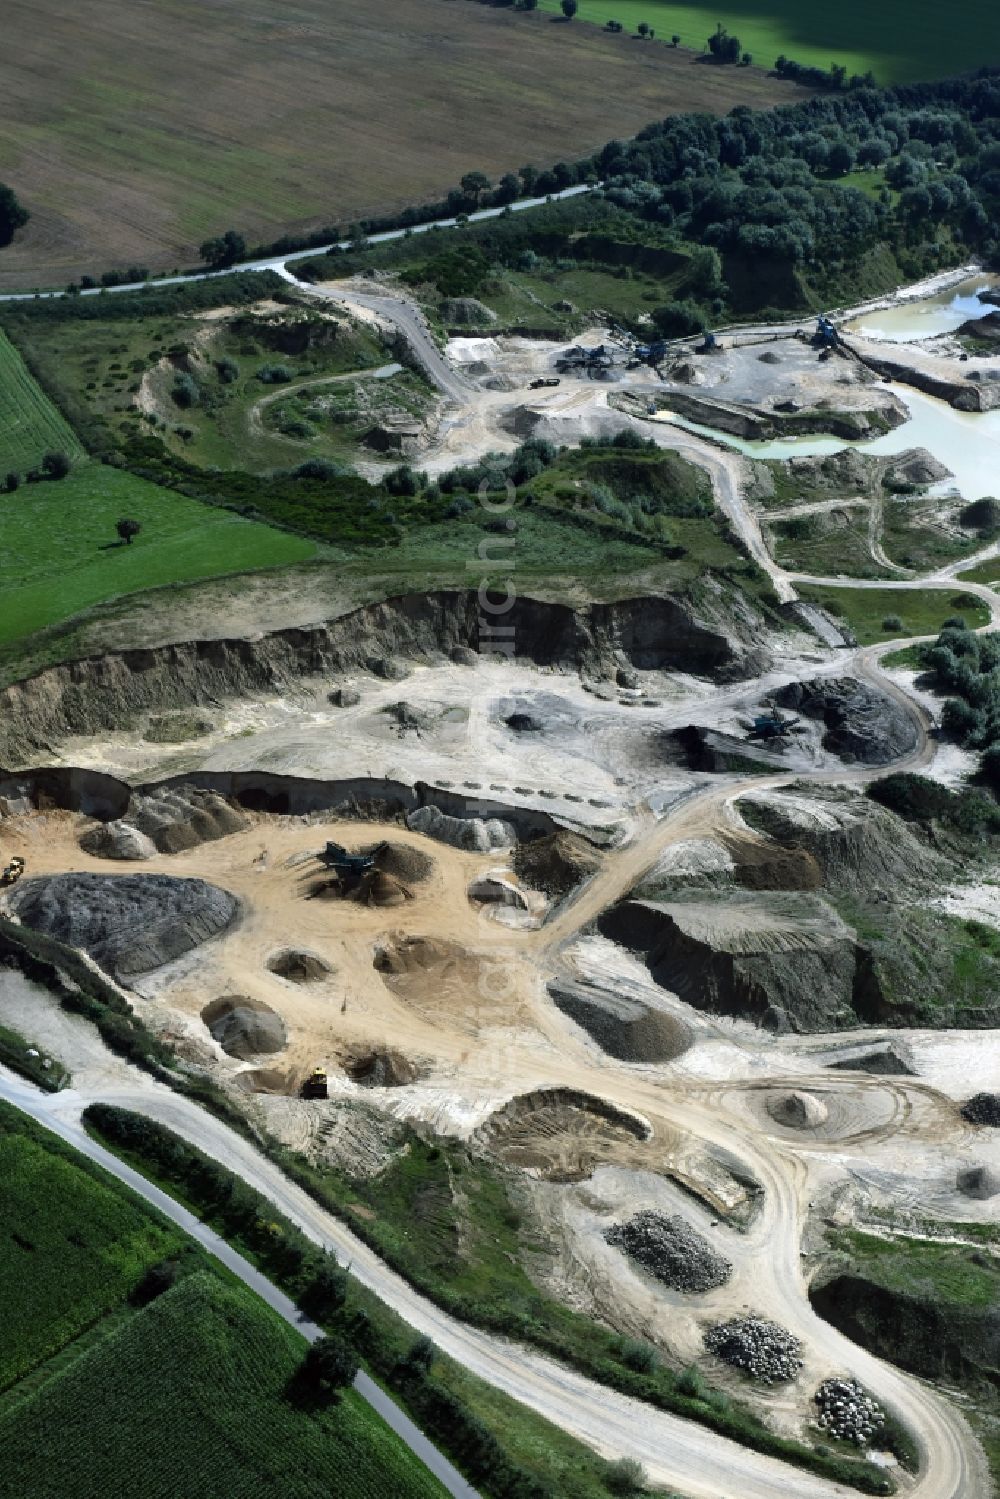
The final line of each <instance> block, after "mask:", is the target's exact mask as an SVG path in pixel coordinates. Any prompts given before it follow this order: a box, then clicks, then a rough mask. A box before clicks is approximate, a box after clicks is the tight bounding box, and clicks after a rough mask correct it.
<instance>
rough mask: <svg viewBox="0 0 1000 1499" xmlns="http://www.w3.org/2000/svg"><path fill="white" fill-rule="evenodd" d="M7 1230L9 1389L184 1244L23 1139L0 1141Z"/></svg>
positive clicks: (1, 1271) (4, 1361) (0, 1371)
mask: <svg viewBox="0 0 1000 1499" xmlns="http://www.w3.org/2000/svg"><path fill="white" fill-rule="evenodd" d="M11 1112H12V1111H11ZM0 1224H2V1228H0V1326H2V1327H3V1340H2V1342H0V1389H3V1388H6V1387H7V1386H9V1385H11V1384H12V1383H13V1382H14V1381H15V1380H18V1379H20V1378H21V1377H22V1376H23V1375H24V1374H26V1373H27V1372H28V1371H29V1370H30V1369H33V1368H34V1367H35V1366H36V1365H37V1364H39V1363H41V1362H42V1361H43V1360H45V1359H47V1358H48V1357H49V1356H50V1355H52V1354H54V1353H56V1352H58V1350H59V1349H61V1348H62V1347H63V1346H64V1345H65V1344H67V1343H68V1342H70V1341H71V1340H72V1339H73V1338H75V1337H76V1336H77V1335H78V1334H79V1333H81V1332H83V1331H84V1329H85V1328H87V1327H89V1326H91V1324H93V1323H94V1322H96V1321H98V1320H99V1319H100V1318H102V1317H103V1316H105V1314H106V1313H108V1312H109V1311H111V1310H112V1309H113V1308H114V1307H116V1306H117V1305H119V1304H120V1303H121V1302H122V1301H123V1300H124V1299H125V1298H126V1297H127V1296H128V1295H129V1293H130V1292H131V1291H132V1290H133V1288H134V1287H135V1286H136V1285H137V1284H138V1282H139V1281H140V1280H141V1278H142V1275H143V1272H144V1271H145V1270H146V1269H148V1268H149V1266H150V1265H153V1264H155V1263H156V1262H157V1261H158V1260H162V1259H163V1258H165V1257H166V1256H168V1255H170V1254H172V1253H175V1252H176V1251H177V1250H178V1249H179V1248H180V1247H181V1245H182V1244H183V1241H184V1236H183V1234H181V1232H180V1231H179V1230H175V1229H173V1228H171V1227H168V1226H167V1225H165V1224H161V1223H160V1222H159V1221H158V1220H156V1219H154V1218H153V1217H151V1216H150V1215H149V1214H147V1213H145V1212H143V1210H142V1209H141V1208H139V1207H138V1206H136V1205H134V1204H133V1203H132V1202H131V1201H130V1200H129V1199H127V1198H126V1197H124V1195H123V1194H121V1193H119V1192H116V1191H114V1190H113V1189H111V1188H110V1187H106V1186H104V1185H102V1184H101V1183H100V1182H98V1181H96V1180H95V1179H94V1178H93V1177H91V1176H88V1175H87V1174H85V1173H84V1172H82V1171H80V1170H78V1169H77V1167H76V1166H74V1165H73V1164H72V1162H71V1161H69V1160H66V1159H64V1158H62V1157H61V1156H59V1155H56V1154H53V1153H51V1152H49V1151H47V1150H46V1149H45V1148H44V1146H42V1145H41V1144H39V1143H37V1142H36V1141H35V1140H32V1139H27V1138H25V1137H24V1136H21V1135H18V1134H2V1135H0Z"/></svg>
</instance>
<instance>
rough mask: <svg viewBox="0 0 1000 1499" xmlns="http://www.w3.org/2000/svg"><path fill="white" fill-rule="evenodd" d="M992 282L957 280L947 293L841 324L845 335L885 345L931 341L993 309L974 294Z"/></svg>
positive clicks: (988, 279) (978, 277)
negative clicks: (869, 339) (850, 334)
mask: <svg viewBox="0 0 1000 1499" xmlns="http://www.w3.org/2000/svg"><path fill="white" fill-rule="evenodd" d="M995 281H996V277H993V278H992V279H991V278H989V277H984V276H983V275H981V274H980V275H978V276H972V277H970V278H969V280H968V281H960V282H959V283H958V285H957V286H951V287H949V288H948V290H947V291H942V292H937V293H936V294H935V295H934V296H931V297H921V298H920V300H919V301H916V302H901V303H900V304H899V305H898V306H894V307H883V308H881V309H880V310H879V311H878V312H865V313H862V315H861V316H860V317H857V318H852V319H851V321H850V322H848V323H845V324H844V328H845V330H846V331H847V332H849V333H860V334H862V335H863V336H864V337H866V338H882V339H885V340H886V342H888V343H894V344H906V343H913V342H914V340H915V339H918V338H934V337H935V335H937V334H939V333H951V332H953V331H954V329H956V328H958V327H960V326H961V324H962V323H964V322H965V321H966V319H967V318H974V317H984V316H985V315H986V314H987V313H988V312H995V311H996V310H997V309H996V308H995V306H994V305H993V303H992V302H980V300H979V297H978V296H977V295H976V294H977V292H981V291H986V289H987V288H988V287H990V286H992V285H994V283H995Z"/></svg>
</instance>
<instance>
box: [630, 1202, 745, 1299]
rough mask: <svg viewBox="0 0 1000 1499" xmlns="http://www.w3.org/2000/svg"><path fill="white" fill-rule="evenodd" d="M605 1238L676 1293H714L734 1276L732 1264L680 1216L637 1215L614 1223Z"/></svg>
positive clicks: (645, 1213) (647, 1213)
mask: <svg viewBox="0 0 1000 1499" xmlns="http://www.w3.org/2000/svg"><path fill="white" fill-rule="evenodd" d="M604 1237H605V1239H606V1240H607V1242H608V1243H609V1244H612V1245H613V1246H614V1247H615V1248H616V1249H621V1250H622V1251H623V1252H624V1253H625V1254H627V1255H628V1257H629V1259H632V1260H635V1261H636V1262H637V1263H638V1264H640V1265H641V1266H642V1267H643V1269H644V1270H648V1271H649V1273H650V1274H651V1275H655V1276H656V1279H657V1280H661V1281H662V1282H663V1284H664V1285H666V1286H669V1287H670V1289H671V1290H673V1291H692V1292H705V1291H714V1290H716V1289H717V1288H718V1287H719V1286H724V1285H725V1284H726V1282H727V1281H728V1280H729V1278H730V1276H731V1275H732V1273H733V1267H732V1264H731V1262H730V1261H729V1260H727V1259H726V1258H725V1257H724V1256H723V1255H721V1254H719V1253H718V1252H717V1251H716V1250H715V1249H713V1247H712V1245H711V1244H709V1242H708V1240H707V1239H705V1238H703V1237H702V1235H701V1234H699V1233H698V1232H696V1230H695V1229H693V1228H692V1227H691V1225H690V1224H689V1223H688V1222H687V1221H686V1219H684V1218H682V1217H681V1216H680V1214H679V1213H675V1214H673V1215H672V1216H670V1217H669V1218H668V1217H665V1216H664V1215H663V1214H662V1213H653V1212H649V1211H643V1212H641V1213H636V1215H635V1217H634V1218H630V1219H629V1220H628V1221H627V1222H626V1223H615V1224H613V1225H612V1226H611V1228H609V1229H608V1230H607V1232H606V1233H605V1235H604Z"/></svg>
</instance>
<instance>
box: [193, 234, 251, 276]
mask: <svg viewBox="0 0 1000 1499" xmlns="http://www.w3.org/2000/svg"><path fill="white" fill-rule="evenodd" d="M198 253H199V255H200V256H201V258H202V260H204V261H205V263H206V264H207V265H210V266H211V267H212V269H213V270H221V269H222V268H223V267H225V266H227V265H235V264H236V262H237V261H238V260H245V259H246V253H247V242H246V240H245V239H244V238H243V236H242V234H237V233H236V230H235V229H227V230H226V232H225V234H220V235H219V237H218V239H206V240H205V241H204V243H203V244H202V246H201V249H200V250H199V251H198Z"/></svg>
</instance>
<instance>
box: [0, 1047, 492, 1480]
mask: <svg viewBox="0 0 1000 1499" xmlns="http://www.w3.org/2000/svg"><path fill="white" fill-rule="evenodd" d="M51 1096H52V1095H50V1094H43V1093H40V1092H39V1091H38V1089H37V1088H33V1087H32V1086H31V1084H30V1083H26V1082H24V1081H23V1080H22V1079H21V1078H19V1077H17V1076H16V1075H15V1074H14V1073H11V1072H8V1071H6V1070H5V1069H3V1068H0V1098H3V1099H5V1100H6V1102H7V1103H12V1104H15V1105H16V1106H17V1107H18V1108H19V1109H23V1111H24V1112H25V1113H26V1114H30V1115H31V1117H32V1118H33V1119H37V1120H38V1121H39V1123H40V1124H44V1125H45V1127H46V1128H47V1129H50V1130H52V1132H53V1134H56V1135H58V1136H59V1137H60V1139H62V1140H65V1141H66V1142H67V1143H68V1144H69V1145H72V1146H73V1147H74V1148H75V1149H76V1150H79V1151H80V1152H81V1154H83V1155H85V1156H88V1157H89V1158H90V1160H92V1161H94V1162H96V1164H97V1165H99V1166H103V1168H104V1170H105V1171H107V1172H108V1173H109V1174H110V1175H111V1176H115V1177H117V1178H118V1180H119V1181H121V1182H124V1183H125V1185H126V1186H127V1187H131V1189H132V1191H133V1192H136V1193H138V1195H139V1196H140V1197H143V1198H145V1200H146V1201H147V1202H148V1203H150V1204H151V1205H152V1206H153V1207H154V1208H157V1209H158V1210H159V1211H160V1212H161V1213H162V1214H163V1215H164V1217H166V1218H169V1219H171V1221H172V1222H174V1223H176V1224H177V1225H178V1227H179V1228H182V1229H183V1230H184V1232H185V1233H186V1234H189V1235H190V1236H191V1238H192V1239H195V1240H196V1241H197V1242H198V1243H199V1244H201V1245H202V1247H203V1248H205V1249H207V1250H208V1252H209V1253H210V1254H212V1255H214V1256H215V1258H216V1259H217V1260H220V1261H221V1263H222V1264H223V1265H225V1267H226V1269H227V1270H231V1271H232V1273H233V1274H234V1275H235V1276H237V1277H238V1278H239V1279H240V1280H241V1281H242V1282H243V1284H244V1285H245V1286H249V1288H250V1290H251V1291H253V1292H254V1293H255V1294H256V1295H258V1296H260V1297H261V1298H262V1300H264V1301H266V1302H267V1304H268V1306H270V1307H273V1308H274V1310H275V1311H276V1312H277V1313H278V1315H279V1316H280V1317H283V1318H284V1320H285V1321H286V1322H287V1323H289V1325H290V1326H292V1327H294V1328H295V1330H296V1332H300V1333H301V1334H302V1336H303V1337H304V1338H307V1339H308V1340H309V1342H310V1343H315V1342H316V1340H317V1338H321V1337H323V1336H324V1333H323V1329H322V1328H321V1327H319V1326H318V1325H317V1324H316V1323H315V1322H313V1321H312V1320H311V1319H310V1318H309V1317H306V1316H305V1315H304V1314H303V1313H302V1312H300V1311H299V1309H298V1307H297V1306H296V1305H295V1303H294V1301H292V1300H290V1298H289V1297H287V1296H286V1295H285V1294H284V1292H283V1291H279V1290H278V1288H277V1286H276V1285H274V1283H273V1282H272V1281H270V1280H268V1279H267V1277H266V1276H265V1275H262V1274H261V1272H260V1271H259V1270H257V1269H256V1268H255V1267H254V1266H253V1265H251V1263H250V1261H249V1260H245V1259H244V1258H243V1256H242V1255H240V1254H237V1252H236V1250H235V1249H233V1248H232V1246H231V1245H229V1244H227V1243H226V1241H225V1239H222V1238H220V1237H219V1235H218V1234H217V1233H214V1232H213V1231H212V1229H210V1228H208V1227H207V1226H206V1225H205V1224H204V1223H202V1222H201V1221H200V1219H198V1218H196V1217H195V1216H194V1214H193V1213H189V1212H188V1210H187V1208H185V1207H182V1206H181V1204H180V1203H179V1202H175V1201H174V1199H173V1198H172V1197H169V1196H168V1195H167V1193H166V1192H163V1191H161V1189H160V1188H159V1187H157V1186H155V1185H154V1184H153V1183H152V1182H150V1181H147V1180H146V1178H145V1177H144V1176H142V1175H141V1174H140V1173H139V1172H138V1171H135V1170H133V1169H132V1167H131V1166H128V1165H126V1164H125V1162H124V1161H120V1160H119V1159H118V1157H117V1156H115V1155H112V1154H111V1152H110V1151H109V1150H105V1149H104V1147H103V1145H99V1144H98V1143H97V1141H96V1140H93V1139H91V1137H90V1135H88V1134H87V1132H86V1130H85V1129H84V1128H83V1125H82V1124H81V1123H80V1120H79V1110H75V1111H74V1112H73V1113H71V1114H69V1115H64V1114H63V1113H62V1111H57V1110H53V1109H51V1108H47V1107H46V1106H45V1105H46V1102H47V1101H48V1099H49V1098H50V1097H51ZM354 1388H355V1389H356V1390H357V1392H358V1394H359V1395H361V1396H362V1398H363V1399H365V1400H366V1401H367V1402H368V1404H369V1405H370V1406H371V1407H372V1409H373V1410H374V1411H377V1413H378V1414H379V1415H380V1416H381V1417H382V1419H383V1421H385V1423H386V1425H387V1426H389V1427H391V1428H392V1430H393V1431H394V1432H395V1433H396V1435H397V1436H398V1437H400V1438H401V1439H402V1441H403V1442H405V1443H406V1445H407V1447H409V1448H410V1450H411V1452H413V1453H414V1455H415V1456H416V1457H418V1458H419V1459H420V1461H421V1462H422V1463H423V1464H424V1466H425V1467H427V1468H429V1469H430V1471H431V1472H432V1473H433V1474H434V1476H435V1478H437V1479H438V1480H439V1481H440V1483H441V1484H442V1486H443V1487H444V1488H445V1489H446V1490H447V1492H448V1493H449V1494H451V1495H453V1496H454V1499H479V1493H478V1490H476V1489H474V1488H473V1487H472V1485H471V1484H469V1483H468V1482H467V1481H466V1480H465V1479H464V1478H463V1477H462V1475H461V1473H460V1472H459V1471H458V1469H457V1468H455V1467H453V1466H452V1464H451V1463H450V1462H449V1461H448V1459H447V1458H446V1457H445V1456H444V1455H443V1454H442V1453H440V1452H439V1451H438V1449H437V1448H436V1447H435V1446H434V1444H433V1442H431V1441H429V1439H428V1438H427V1437H426V1436H425V1435H424V1433H423V1432H422V1431H421V1430H420V1427H419V1426H417V1425H415V1424H414V1422H413V1421H411V1420H410V1418H409V1416H408V1415H407V1414H406V1413H405V1411H403V1410H401V1409H400V1407H399V1406H398V1405H397V1404H396V1402H395V1401H394V1400H392V1399H391V1398H390V1397H389V1396H388V1395H387V1394H386V1393H385V1391H384V1390H383V1389H382V1387H381V1386H380V1385H378V1384H376V1383H375V1381H374V1380H373V1379H372V1378H371V1377H370V1376H369V1375H367V1374H365V1373H363V1372H361V1371H359V1373H358V1375H357V1377H356V1379H355V1381H354Z"/></svg>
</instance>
